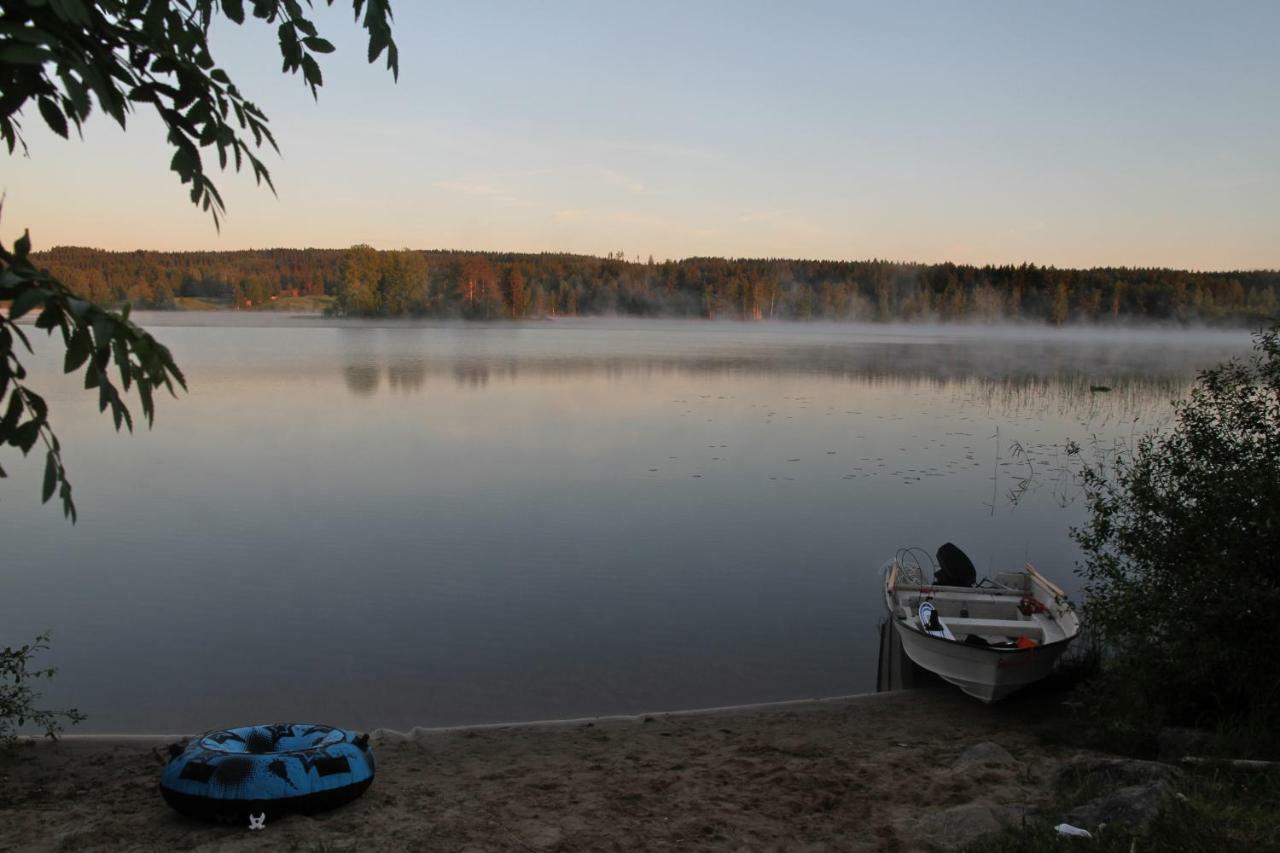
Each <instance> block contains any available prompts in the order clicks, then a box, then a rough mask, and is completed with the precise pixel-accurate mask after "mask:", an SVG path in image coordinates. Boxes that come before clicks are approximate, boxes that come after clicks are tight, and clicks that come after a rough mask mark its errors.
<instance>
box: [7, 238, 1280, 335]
mask: <svg viewBox="0 0 1280 853" xmlns="http://www.w3.org/2000/svg"><path fill="white" fill-rule="evenodd" d="M32 257H33V260H34V261H35V263H37V264H38V265H41V266H44V267H47V268H48V269H49V270H50V271H51V272H53V273H54V274H55V275H57V276H58V277H60V278H61V279H62V280H63V281H64V282H65V283H66V284H67V285H68V286H70V287H71V288H72V289H74V290H76V291H77V292H79V293H80V294H82V295H84V296H85V297H87V298H89V299H92V300H93V301H95V302H98V303H101V304H108V305H110V304H118V303H123V302H129V303H132V304H133V305H134V306H135V307H138V308H151V309H170V308H180V307H193V306H195V305H197V304H198V305H201V306H203V307H222V308H240V309H257V308H267V307H271V306H272V305H273V304H275V303H276V302H277V301H278V300H283V302H282V303H281V304H292V303H293V302H294V301H295V300H291V299H289V298H290V297H312V299H311V300H310V301H309V302H308V303H307V304H310V305H314V306H324V307H326V310H328V311H330V312H331V313H334V314H340V315H348V316H433V317H462V318H468V319H500V318H512V319H519V318H523V317H554V316H591V315H613V314H620V315H630V316H642V317H707V318H738V319H746V320H763V319H786V320H809V319H825V320H860V321H979V322H996V321H1002V320H1023V321H1039V322H1045V323H1051V324H1055V325H1061V324H1064V323H1077V322H1079V323H1093V322H1109V321H1110V322H1120V323H1124V322H1152V321H1155V322H1180V323H1191V322H1198V323H1212V324H1245V323H1255V322H1258V321H1261V320H1264V319H1266V318H1269V317H1273V316H1275V315H1276V314H1277V312H1278V310H1280V271H1277V270H1263V271H1241V272H1191V271H1186V270H1172V269H1140V268H1129V267H1120V268H1095V269H1057V268H1054V267H1041V266H1036V265H1034V264H1021V265H1017V266H1013V265H1006V266H981V267H977V266H967V265H958V264H951V263H943V264H920V263H894V262H889V261H880V260H870V261H815V260H788V259H748V258H742V259H726V258H687V259H685V260H680V261H662V262H655V261H654V260H653V259H652V258H649V259H648V260H647V261H642V260H640V259H639V258H635V259H632V260H627V259H626V258H625V257H624V256H623V253H622V252H617V253H610V254H608V255H606V256H605V257H603V258H601V257H595V256H590V255H569V254H553V253H543V254H517V253H508V252H464V251H447V250H428V251H419V250H409V249H405V250H400V251H377V250H374V249H371V248H369V247H368V246H353V247H351V248H350V249H345V250H344V249H262V250H248V251H228V252H151V251H134V252H108V251H103V250H99V249H86V248H76V247H59V248H54V249H52V250H50V251H47V252H41V253H38V254H34V255H33V256H32Z"/></svg>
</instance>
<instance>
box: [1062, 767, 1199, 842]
mask: <svg viewBox="0 0 1280 853" xmlns="http://www.w3.org/2000/svg"><path fill="white" fill-rule="evenodd" d="M1176 797H1177V793H1176V792H1175V791H1174V790H1173V786H1172V785H1170V784H1169V783H1168V782H1166V781H1164V780H1163V779H1161V780H1158V781H1155V782H1147V783H1145V784H1142V785H1130V786H1128V787H1126V788H1120V789H1118V790H1115V791H1112V792H1111V793H1109V794H1103V795H1102V796H1101V797H1098V798H1096V799H1093V800H1090V801H1089V802H1087V803H1085V804H1084V805H1083V806H1080V807H1079V808H1076V809H1073V810H1072V811H1071V812H1070V813H1068V814H1067V817H1066V821H1067V823H1071V824H1075V825H1076V826H1083V827H1085V828H1086V829H1089V830H1091V831H1096V830H1097V829H1098V827H1100V826H1102V825H1103V824H1106V825H1107V827H1108V828H1120V829H1124V830H1126V831H1127V832H1131V833H1136V834H1140V833H1143V832H1146V830H1147V828H1148V827H1150V826H1151V823H1152V821H1154V820H1155V819H1156V818H1157V817H1159V816H1160V812H1161V811H1163V810H1164V808H1165V807H1166V806H1168V805H1169V804H1170V803H1171V802H1172V801H1173V800H1174V799H1175V798H1176Z"/></svg>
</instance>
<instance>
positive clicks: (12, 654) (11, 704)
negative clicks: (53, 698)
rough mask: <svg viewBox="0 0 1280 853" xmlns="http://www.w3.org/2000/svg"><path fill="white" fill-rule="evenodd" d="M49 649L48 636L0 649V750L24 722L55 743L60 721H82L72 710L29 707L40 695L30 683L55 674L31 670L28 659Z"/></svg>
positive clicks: (50, 671) (80, 716) (41, 670)
mask: <svg viewBox="0 0 1280 853" xmlns="http://www.w3.org/2000/svg"><path fill="white" fill-rule="evenodd" d="M48 648H49V635H48V634H41V635H40V636H39V637H36V639H35V641H34V642H32V643H29V644H27V645H25V646H19V647H18V648H16V649H14V648H9V647H5V648H3V649H0V747H5V746H9V745H11V744H12V743H13V742H14V741H15V740H16V739H17V733H18V727H19V726H23V725H26V724H27V723H30V724H31V725H33V726H35V727H36V728H39V729H43V730H44V734H45V736H46V737H50V738H53V739H55V740H56V739H57V737H58V734H59V733H60V732H61V731H62V724H61V722H60V720H63V719H65V720H66V721H67V722H69V723H71V725H75V724H76V723H78V722H80V721H81V720H83V719H85V717H84V715H83V714H81V713H80V712H79V711H77V710H76V709H75V708H72V709H70V710H68V711H45V710H40V709H38V708H36V707H35V706H34V705H33V704H32V703H34V702H35V701H36V700H37V699H39V694H38V693H36V691H35V689H34V688H33V687H32V686H31V682H33V681H35V680H36V679H39V678H45V679H48V678H52V677H53V675H54V673H55V672H56V670H55V669H54V668H53V667H46V668H45V669H32V668H31V659H32V658H34V657H35V656H36V655H37V654H38V653H40V652H42V651H46V650H47V649H48Z"/></svg>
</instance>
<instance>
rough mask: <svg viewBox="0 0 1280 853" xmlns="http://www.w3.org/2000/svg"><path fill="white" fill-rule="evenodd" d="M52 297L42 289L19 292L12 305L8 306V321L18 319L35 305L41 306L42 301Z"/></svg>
mask: <svg viewBox="0 0 1280 853" xmlns="http://www.w3.org/2000/svg"><path fill="white" fill-rule="evenodd" d="M52 295H53V294H51V293H50V292H49V291H47V290H45V289H44V288H42V287H28V288H26V289H25V290H22V291H19V293H18V295H17V296H16V297H15V298H14V300H13V304H12V305H10V306H9V319H10V320H16V319H18V318H19V317H21V316H22V315H23V314H26V313H27V312H28V311H30V310H31V309H32V308H35V307H36V306H37V305H43V304H44V301H45V300H46V299H48V298H49V297H50V296H52Z"/></svg>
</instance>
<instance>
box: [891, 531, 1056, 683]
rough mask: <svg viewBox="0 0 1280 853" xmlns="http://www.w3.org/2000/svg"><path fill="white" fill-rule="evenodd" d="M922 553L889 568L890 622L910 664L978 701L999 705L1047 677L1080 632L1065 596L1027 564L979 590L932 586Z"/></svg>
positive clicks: (907, 553)
mask: <svg viewBox="0 0 1280 853" xmlns="http://www.w3.org/2000/svg"><path fill="white" fill-rule="evenodd" d="M945 547H947V546H944V548H945ZM952 547H954V546H952ZM917 550H918V549H908V550H904V551H901V552H899V554H898V556H897V557H895V558H894V559H893V560H891V561H890V562H889V563H888V564H886V566H885V570H884V603H885V607H886V608H887V609H888V611H889V620H890V622H891V623H892V626H893V630H894V631H896V632H897V635H898V637H899V640H900V642H901V644H902V650H903V651H904V652H905V653H906V654H907V656H908V657H909V658H910V659H911V660H912V661H914V662H915V663H916V664H917V665H919V666H921V667H923V668H924V669H927V670H929V671H930V672H933V673H935V674H937V675H938V676H940V677H942V678H943V679H945V680H946V681H949V682H951V683H952V684H954V685H955V686H957V687H959V688H960V689H961V690H963V691H964V692H965V693H968V694H969V695H970V696H972V697H974V698H975V699H980V700H982V701H983V702H997V701H999V700H1001V699H1003V698H1004V697H1006V696H1008V695H1009V694H1010V693H1013V692H1014V691H1016V690H1019V689H1021V688H1023V687H1026V686H1027V685H1028V684H1031V683H1033V682H1036V681H1039V680H1040V679H1042V678H1044V677H1045V676H1046V675H1048V674H1049V673H1050V672H1052V671H1053V667H1054V665H1055V664H1056V663H1057V661H1058V658H1059V657H1061V656H1062V653H1063V652H1064V651H1066V649H1067V646H1068V645H1069V644H1070V643H1071V641H1072V640H1073V639H1075V637H1076V636H1077V635H1078V634H1079V633H1080V618H1079V617H1078V616H1077V615H1076V612H1075V610H1074V609H1073V608H1072V606H1071V603H1070V602H1069V601H1068V600H1067V596H1066V594H1065V593H1064V592H1063V591H1062V590H1061V589H1060V588H1059V587H1058V586H1056V585H1055V584H1054V583H1052V582H1051V581H1049V580H1048V579H1047V578H1045V577H1044V576H1043V575H1041V574H1040V573H1039V572H1038V571H1036V570H1035V568H1034V567H1033V566H1032V565H1030V564H1029V563H1028V564H1027V566H1026V568H1025V569H1024V570H1023V571H1021V572H1005V573H1001V574H998V575H996V577H995V578H994V579H992V580H986V579H984V580H983V581H981V582H980V583H978V584H976V585H972V586H953V585H943V584H938V583H928V582H927V581H928V578H927V577H926V575H925V568H924V567H923V566H922V565H921V563H920V561H919V559H918V558H917V557H915V556H914V553H913V552H915V551H917ZM956 553H959V549H956ZM940 556H941V554H940ZM961 557H962V558H963V555H961ZM925 559H926V560H928V555H927V554H926V555H925ZM963 560H964V563H965V564H966V565H967V566H969V567H970V571H971V566H972V564H971V563H969V561H968V558H963ZM929 562H932V561H929ZM935 578H937V579H941V580H946V579H947V578H946V577H945V573H944V574H942V575H935ZM970 583H972V581H970Z"/></svg>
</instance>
